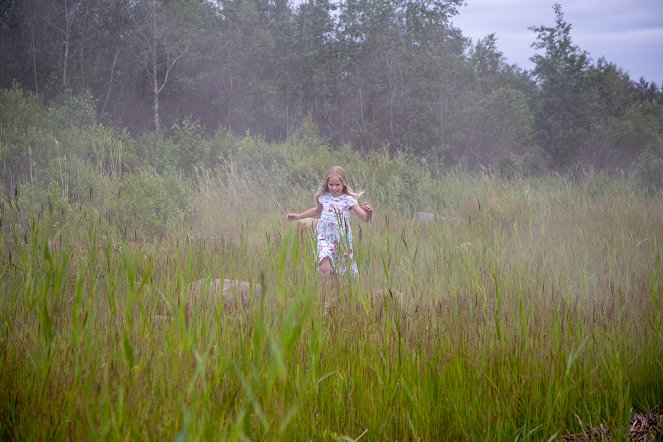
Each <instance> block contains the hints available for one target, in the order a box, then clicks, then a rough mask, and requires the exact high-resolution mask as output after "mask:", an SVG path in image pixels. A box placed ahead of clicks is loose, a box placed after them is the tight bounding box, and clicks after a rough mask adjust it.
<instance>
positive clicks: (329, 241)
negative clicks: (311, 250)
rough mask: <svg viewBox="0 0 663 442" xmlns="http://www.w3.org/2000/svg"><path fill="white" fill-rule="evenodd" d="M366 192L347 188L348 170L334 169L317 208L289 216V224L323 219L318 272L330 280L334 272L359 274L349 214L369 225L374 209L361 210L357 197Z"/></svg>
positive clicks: (319, 193)
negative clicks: (317, 218)
mask: <svg viewBox="0 0 663 442" xmlns="http://www.w3.org/2000/svg"><path fill="white" fill-rule="evenodd" d="M362 193H363V192H360V193H355V192H354V191H353V190H352V189H351V188H350V186H348V178H347V174H346V173H345V170H344V169H343V168H342V167H340V166H333V167H332V168H330V169H329V170H328V171H327V174H326V175H325V179H324V181H323V182H322V184H320V187H319V188H318V190H317V192H316V193H315V202H316V205H315V207H312V208H310V209H308V210H307V211H305V212H302V213H288V215H287V217H288V221H294V220H298V219H304V218H310V217H318V216H319V217H320V222H319V223H318V228H317V230H316V232H317V239H318V241H317V242H318V270H319V271H320V275H321V276H323V277H327V276H328V275H329V274H331V273H332V271H333V272H337V273H341V274H342V275H345V273H346V270H347V269H348V268H349V269H350V271H351V274H352V276H354V275H356V274H357V263H356V262H355V260H354V258H353V254H352V231H351V230H350V211H352V212H354V213H355V215H357V216H358V217H359V218H360V219H361V220H362V221H364V222H369V221H370V220H371V217H372V216H373V208H372V207H371V205H370V204H368V203H364V206H363V207H361V206H360V205H359V204H358V203H357V198H359V197H360V196H361V195H362ZM346 258H347V260H346Z"/></svg>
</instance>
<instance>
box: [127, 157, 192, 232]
mask: <svg viewBox="0 0 663 442" xmlns="http://www.w3.org/2000/svg"><path fill="white" fill-rule="evenodd" d="M189 200H190V192H189V191H188V190H187V188H186V186H185V182H184V180H183V179H182V178H181V177H179V176H178V175H177V174H176V173H175V172H172V171H168V172H166V173H164V174H162V175H160V174H158V173H157V172H156V171H154V170H151V169H141V170H139V171H137V172H135V173H132V174H131V175H128V176H127V177H126V178H125V179H124V180H123V182H122V183H121V185H120V187H119V191H118V195H117V197H116V199H115V201H116V202H115V208H114V210H115V212H116V214H117V217H118V221H119V222H120V224H121V226H123V227H124V228H128V229H130V231H135V232H137V233H140V232H144V233H145V234H146V235H148V236H153V235H161V234H164V233H165V232H166V231H167V230H168V229H170V228H172V227H174V226H175V225H176V223H177V221H179V220H181V219H182V218H183V217H184V216H185V215H186V214H187V212H188V210H189Z"/></svg>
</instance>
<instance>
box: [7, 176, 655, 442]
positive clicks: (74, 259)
mask: <svg viewBox="0 0 663 442" xmlns="http://www.w3.org/2000/svg"><path fill="white" fill-rule="evenodd" d="M360 172H361V171H360ZM360 172H359V173H357V175H355V176H356V177H357V178H358V181H359V182H362V179H364V178H365V179H367V180H368V178H367V176H368V172H366V174H365V175H362V174H361V173H360ZM425 184H426V186H425V188H421V189H420V191H421V192H422V194H424V195H425V198H423V199H422V198H421V197H419V199H418V204H419V209H420V210H423V209H426V210H428V211H431V212H434V213H435V215H436V219H435V221H434V222H432V223H421V222H418V221H416V220H415V219H414V216H413V208H412V206H411V205H410V204H408V203H407V202H406V201H405V200H404V199H403V198H400V197H399V198H394V196H393V195H392V194H391V190H390V188H389V187H379V186H373V187H371V186H368V187H369V190H370V189H371V188H372V189H373V192H372V194H371V192H369V193H368V194H367V196H368V197H371V199H370V201H371V202H372V203H373V205H374V207H375V214H374V219H373V222H372V223H371V224H362V225H361V231H360V229H359V227H360V226H359V225H357V224H356V223H355V224H354V225H353V229H354V235H355V245H354V246H355V255H356V258H357V261H358V265H359V268H360V275H359V276H358V277H357V278H355V279H352V280H348V279H341V280H340V281H339V284H338V290H336V291H335V292H334V296H332V297H331V298H330V299H329V300H328V303H329V309H328V310H327V311H326V314H323V309H322V306H321V304H322V302H321V296H320V289H319V287H318V277H317V273H316V266H315V259H314V247H313V239H312V238H310V237H307V236H303V237H299V236H298V234H297V232H296V231H295V228H294V226H293V225H289V224H288V223H287V222H286V221H285V213H286V211H302V210H304V209H306V208H308V207H310V206H311V204H312V199H311V196H310V195H309V193H311V192H312V190H313V187H314V186H315V183H311V189H310V190H307V191H304V190H301V189H300V190H296V191H293V192H291V193H287V194H283V193H279V192H277V191H273V190H272V191H270V190H268V189H259V188H257V187H256V186H257V185H253V184H249V183H244V182H240V181H234V182H232V183H230V182H220V181H214V180H208V181H207V182H205V183H201V184H200V188H199V189H198V192H196V197H195V201H194V202H193V203H192V212H191V214H190V215H189V216H188V217H186V218H185V219H183V220H182V221H181V223H179V224H178V225H176V226H174V227H172V228H170V229H169V230H168V231H167V232H166V233H164V234H161V235H157V236H151V237H146V236H144V235H142V234H141V232H137V231H131V229H126V228H125V227H126V226H118V225H117V224H116V223H114V222H113V219H112V214H111V213H107V214H104V215H102V214H100V213H99V212H98V211H96V210H95V209H93V208H92V207H91V205H90V204H86V203H83V204H82V205H81V206H75V207H73V208H72V210H70V211H68V212H67V213H64V212H63V211H60V210H58V209H53V207H51V206H50V203H47V202H44V205H42V210H41V213H39V214H37V215H36V216H34V217H33V218H32V219H27V220H26V219H25V217H22V215H21V212H19V208H20V196H19V199H18V201H16V200H7V199H6V200H4V202H3V206H2V227H1V230H0V232H1V233H0V235H1V237H0V242H2V244H3V245H2V252H1V255H0V275H1V276H0V287H1V295H0V296H1V298H0V390H1V391H2V394H1V395H0V436H2V437H1V438H2V439H7V438H10V439H19V440H30V439H38V440H62V439H66V440H99V439H110V440H136V439H154V440H172V439H177V440H198V439H202V440H217V439H218V440H226V439H228V440H274V439H276V440H362V441H363V440H380V441H381V440H514V439H518V440H548V439H550V438H553V439H554V438H555V437H557V438H561V437H562V436H563V435H565V434H574V433H579V432H580V431H582V430H585V429H589V428H593V427H597V426H600V425H603V427H605V428H607V429H608V430H609V431H610V434H611V437H613V438H616V439H620V438H625V437H627V435H628V421H629V416H630V415H631V414H632V413H633V412H636V411H643V412H646V411H649V410H654V409H659V410H660V409H661V408H662V407H663V362H662V361H663V264H662V262H661V254H662V252H663V200H662V199H661V196H656V197H647V196H642V195H640V194H638V193H637V192H635V191H633V190H631V186H630V185H629V184H628V183H626V182H623V181H621V180H615V181H612V180H598V181H596V182H593V183H592V182H590V181H586V182H584V183H582V184H575V183H572V182H570V181H568V180H566V179H563V178H559V177H549V178H545V179H536V180H535V179H531V180H526V179H513V180H504V179H499V178H496V177H493V176H490V175H487V174H479V175H469V174H463V173H450V174H448V175H444V176H441V177H439V179H436V180H430V181H427V182H426V183H425ZM358 187H361V186H358ZM405 196H407V195H405ZM411 196H412V197H415V196H416V195H411ZM355 221H356V219H355ZM206 278H212V279H213V278H221V279H223V278H226V279H235V280H241V281H246V282H248V283H249V284H250V286H251V293H252V294H255V293H256V291H257V290H258V286H259V289H260V294H261V295H262V296H260V297H259V298H257V297H253V298H252V302H250V305H249V306H248V307H246V308H244V307H241V306H236V307H235V308H232V307H229V306H227V305H223V304H220V303H217V304H216V305H214V304H213V303H212V304H210V303H209V300H207V301H205V300H202V299H201V298H204V297H205V295H208V293H201V294H199V297H192V296H191V295H190V290H189V286H190V284H191V283H192V282H193V281H196V280H200V279H206ZM380 293H382V294H385V295H384V296H380V295H379V294H380ZM660 434H661V433H660V432H659V437H660Z"/></svg>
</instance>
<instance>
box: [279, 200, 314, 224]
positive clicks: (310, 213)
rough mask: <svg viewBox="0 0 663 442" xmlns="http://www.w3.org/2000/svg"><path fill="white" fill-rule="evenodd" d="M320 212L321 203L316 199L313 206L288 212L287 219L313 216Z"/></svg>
mask: <svg viewBox="0 0 663 442" xmlns="http://www.w3.org/2000/svg"><path fill="white" fill-rule="evenodd" d="M321 213H322V204H320V201H318V204H317V205H316V206H315V207H311V208H310V209H308V210H307V211H305V212H302V213H288V215H287V218H288V221H294V220H296V219H304V218H312V217H313V218H314V217H317V216H319V215H320V214H321Z"/></svg>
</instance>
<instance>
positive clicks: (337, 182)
mask: <svg viewBox="0 0 663 442" xmlns="http://www.w3.org/2000/svg"><path fill="white" fill-rule="evenodd" d="M327 188H328V189H329V193H331V194H332V196H339V195H340V194H342V193H343V181H341V177H340V176H338V175H336V174H331V175H329V178H327Z"/></svg>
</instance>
